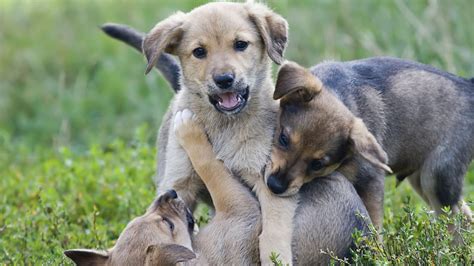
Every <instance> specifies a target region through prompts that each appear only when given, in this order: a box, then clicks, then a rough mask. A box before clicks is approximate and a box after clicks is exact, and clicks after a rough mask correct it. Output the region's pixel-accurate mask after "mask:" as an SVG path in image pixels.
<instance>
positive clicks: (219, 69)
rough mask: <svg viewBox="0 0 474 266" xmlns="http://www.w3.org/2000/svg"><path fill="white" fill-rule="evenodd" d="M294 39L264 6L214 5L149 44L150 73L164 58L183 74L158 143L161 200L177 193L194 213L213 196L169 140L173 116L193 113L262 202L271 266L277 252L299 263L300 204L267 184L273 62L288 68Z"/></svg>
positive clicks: (162, 26) (264, 244) (155, 34)
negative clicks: (287, 52) (294, 235)
mask: <svg viewBox="0 0 474 266" xmlns="http://www.w3.org/2000/svg"><path fill="white" fill-rule="evenodd" d="M287 38H288V26H287V22H286V20H285V19H284V18H282V17H281V16H279V15H278V14H276V13H274V12H273V11H271V10H270V9H269V8H268V7H266V6H265V5H263V4H258V3H229V2H214V3H209V4H206V5H203V6H200V7H197V8H196V9H194V10H192V11H190V12H188V13H182V12H179V13H176V14H175V15H172V16H170V17H169V18H167V19H165V20H163V21H161V22H159V23H158V24H157V25H156V26H155V27H154V28H153V29H152V30H151V31H150V32H149V33H148V34H147V35H146V36H145V38H144V40H143V52H144V54H145V55H146V58H147V60H148V66H147V72H148V71H150V70H151V69H152V68H153V66H154V65H155V64H156V62H157V60H159V58H160V55H162V53H163V52H166V53H169V54H172V55H175V56H177V57H178V59H179V61H180V65H181V67H182V75H181V77H180V83H181V87H180V90H179V91H178V93H177V94H176V96H175V97H174V99H173V100H172V103H171V106H170V108H169V110H168V113H167V114H166V115H165V119H164V122H163V124H162V126H161V129H160V133H159V136H158V167H157V169H158V171H157V181H158V193H162V192H163V191H166V190H167V189H170V188H173V189H176V191H177V192H178V194H179V195H180V196H181V197H182V198H183V200H184V201H185V202H186V203H187V204H188V206H190V207H191V209H193V206H194V205H195V203H196V201H197V200H198V199H199V198H205V196H206V194H207V191H206V188H205V186H204V185H203V183H202V181H201V180H200V178H199V177H198V175H197V174H196V171H195V169H193V167H192V165H191V161H190V160H189V158H188V157H187V155H186V152H185V151H184V149H183V148H182V147H181V146H180V145H179V143H178V141H177V140H176V138H175V136H174V135H173V134H169V129H170V126H171V121H172V117H173V114H174V113H176V112H177V111H178V110H182V109H184V108H189V109H190V110H191V111H192V112H193V113H194V114H195V115H196V119H197V120H198V121H199V122H200V123H201V124H202V125H203V126H204V129H205V131H206V134H207V136H208V137H209V140H210V142H211V143H212V147H213V150H214V152H215V153H216V155H217V158H218V159H220V160H222V161H223V162H224V164H225V166H226V167H227V168H228V169H230V171H231V172H232V173H233V174H234V175H236V176H239V177H240V178H241V180H242V181H243V182H244V183H245V184H246V185H247V186H249V187H250V188H252V189H253V190H254V191H255V193H256V194H257V197H258V199H259V202H260V204H261V206H262V208H261V209H262V215H263V229H262V234H261V241H260V245H261V246H260V251H261V253H262V254H263V255H262V262H263V263H264V264H266V263H270V262H269V261H268V257H269V254H270V252H271V251H276V252H278V253H280V254H281V256H282V258H283V259H284V260H285V261H291V258H292V255H291V246H290V242H291V227H289V226H288V225H290V224H292V217H293V215H294V210H295V206H296V203H297V200H296V196H295V197H293V198H288V199H282V198H279V197H275V196H274V195H273V194H272V193H271V192H270V191H269V190H268V188H267V187H266V185H265V184H264V182H263V176H262V172H263V169H264V168H265V165H266V163H267V162H268V159H269V157H270V150H271V140H272V136H273V132H274V127H275V123H276V112H277V110H278V106H277V104H276V103H275V102H274V101H273V100H272V98H271V95H272V92H273V88H274V87H273V83H272V80H271V62H272V61H274V62H275V63H281V62H282V60H283V52H284V49H285V47H286V44H287ZM200 196H203V197H200Z"/></svg>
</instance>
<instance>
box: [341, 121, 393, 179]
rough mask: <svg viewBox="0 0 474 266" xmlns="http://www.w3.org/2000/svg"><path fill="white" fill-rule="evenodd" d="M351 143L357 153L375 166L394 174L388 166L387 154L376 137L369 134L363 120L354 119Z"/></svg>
mask: <svg viewBox="0 0 474 266" xmlns="http://www.w3.org/2000/svg"><path fill="white" fill-rule="evenodd" d="M349 142H350V143H351V144H352V148H353V151H354V152H355V153H357V154H359V155H361V156H362V157H363V158H364V159H365V160H367V161H368V162H370V163H371V164H373V165H374V166H376V167H379V168H382V169H383V170H385V171H387V172H388V173H392V169H390V167H388V165H387V162H388V158H387V153H385V151H384V150H383V149H382V147H381V146H380V145H379V143H378V142H377V140H376V139H375V137H374V135H372V134H371V133H370V132H369V130H368V129H367V127H366V126H365V124H364V122H363V121H362V119H360V118H354V120H353V122H352V129H351V133H350V137H349Z"/></svg>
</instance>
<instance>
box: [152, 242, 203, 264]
mask: <svg viewBox="0 0 474 266" xmlns="http://www.w3.org/2000/svg"><path fill="white" fill-rule="evenodd" d="M194 258H196V254H195V253H194V252H192V251H191V250H189V249H188V248H186V247H183V246H181V245H175V244H169V245H164V244H158V245H151V246H148V248H147V249H146V260H145V265H150V266H151V265H160V266H161V265H163V266H168V265H170V266H171V265H173V266H174V265H176V263H178V262H184V261H188V260H192V259H194Z"/></svg>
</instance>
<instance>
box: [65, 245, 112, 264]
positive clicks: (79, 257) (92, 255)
mask: <svg viewBox="0 0 474 266" xmlns="http://www.w3.org/2000/svg"><path fill="white" fill-rule="evenodd" d="M64 255H66V256H68V257H69V258H70V259H71V260H72V261H74V263H76V265H78V266H83V265H84V266H85V265H89V266H95V265H97V266H98V265H105V264H106V263H107V260H108V259H109V255H108V254H107V252H105V251H98V250H93V249H70V250H66V251H64Z"/></svg>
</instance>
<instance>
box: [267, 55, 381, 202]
mask: <svg viewBox="0 0 474 266" xmlns="http://www.w3.org/2000/svg"><path fill="white" fill-rule="evenodd" d="M274 99H276V100H277V99H280V111H279V119H278V126H277V131H276V133H275V138H274V144H273V150H272V156H271V166H270V168H271V169H270V170H268V171H267V174H266V176H265V178H266V180H265V181H266V183H267V186H268V187H269V188H270V190H271V191H272V192H273V193H275V194H279V195H281V196H289V195H293V194H295V193H296V192H298V190H299V189H300V187H301V186H302V185H303V184H304V183H306V182H309V181H310V180H312V179H313V178H315V177H319V176H326V175H328V174H330V173H331V172H333V171H335V170H336V169H338V168H339V166H340V165H341V164H342V163H344V161H345V160H347V159H349V158H351V157H352V156H355V155H357V156H362V157H363V158H364V159H365V160H367V161H369V162H370V163H372V164H374V165H376V166H378V167H381V168H383V169H386V170H389V168H388V166H386V165H385V164H386V162H387V155H386V153H385V152H384V151H383V149H382V148H381V147H380V145H379V144H378V143H377V141H376V139H375V137H374V136H373V135H372V134H371V133H370V132H369V131H368V130H367V128H366V126H365V124H364V123H363V122H362V120H361V119H359V118H357V117H355V116H354V115H353V114H352V113H351V112H350V111H349V110H348V109H347V108H346V106H345V105H344V104H343V103H342V102H341V101H340V100H339V99H338V98H337V97H336V96H334V95H333V94H332V93H331V92H330V91H328V90H326V89H324V87H323V85H322V82H321V81H320V80H319V79H318V78H317V77H315V76H314V75H313V74H311V72H310V71H309V70H307V69H305V68H303V67H301V66H299V65H297V64H296V63H291V62H290V63H286V64H285V65H283V66H282V67H281V69H280V71H279V73H278V79H277V84H276V89H275V93H274Z"/></svg>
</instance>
